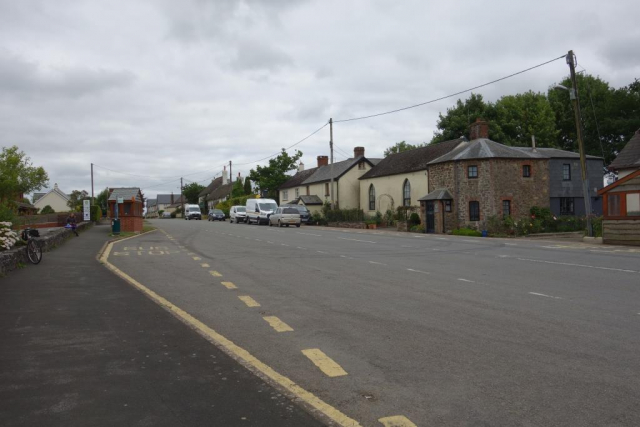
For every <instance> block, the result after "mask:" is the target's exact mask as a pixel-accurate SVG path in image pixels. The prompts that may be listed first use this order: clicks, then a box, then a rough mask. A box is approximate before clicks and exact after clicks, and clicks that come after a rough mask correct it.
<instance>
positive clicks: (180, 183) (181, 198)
mask: <svg viewBox="0 0 640 427" xmlns="http://www.w3.org/2000/svg"><path fill="white" fill-rule="evenodd" d="M182 197H183V196H182V177H180V204H181V205H182V204H183V202H182ZM183 208H184V206H183Z"/></svg>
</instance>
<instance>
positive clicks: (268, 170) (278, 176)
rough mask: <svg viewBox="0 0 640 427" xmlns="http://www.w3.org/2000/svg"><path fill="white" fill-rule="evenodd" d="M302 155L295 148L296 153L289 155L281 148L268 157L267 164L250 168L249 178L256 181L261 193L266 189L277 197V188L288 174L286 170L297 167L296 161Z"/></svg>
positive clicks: (273, 197) (269, 194) (286, 178)
mask: <svg viewBox="0 0 640 427" xmlns="http://www.w3.org/2000/svg"><path fill="white" fill-rule="evenodd" d="M301 157H302V152H300V151H298V150H296V154H294V155H293V156H290V155H289V153H287V151H286V150H285V149H284V148H283V149H282V152H281V153H280V154H278V156H276V157H274V158H272V159H269V166H257V167H256V169H255V170H254V169H251V172H250V173H249V179H251V181H253V182H255V183H256V186H257V187H258V189H259V190H260V192H261V193H262V192H263V191H266V192H267V194H268V196H269V197H270V198H272V199H277V198H278V188H279V187H280V186H281V185H282V184H284V183H285V182H286V181H287V180H288V179H289V178H291V177H290V176H288V175H287V172H289V171H291V170H294V169H296V168H297V167H298V165H297V162H298V160H300V158H301Z"/></svg>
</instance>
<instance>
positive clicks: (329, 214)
mask: <svg viewBox="0 0 640 427" xmlns="http://www.w3.org/2000/svg"><path fill="white" fill-rule="evenodd" d="M322 215H323V216H324V219H325V220H326V221H327V222H362V221H364V220H365V219H366V217H365V215H364V211H363V210H362V209H357V208H354V209H340V208H336V209H331V205H330V204H329V203H325V204H324V205H322Z"/></svg>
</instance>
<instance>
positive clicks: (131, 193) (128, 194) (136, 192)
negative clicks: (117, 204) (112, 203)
mask: <svg viewBox="0 0 640 427" xmlns="http://www.w3.org/2000/svg"><path fill="white" fill-rule="evenodd" d="M118 197H122V198H123V199H124V200H131V198H132V197H135V200H136V202H142V197H141V196H140V189H139V188H137V187H132V188H114V189H113V190H112V191H111V194H109V200H118Z"/></svg>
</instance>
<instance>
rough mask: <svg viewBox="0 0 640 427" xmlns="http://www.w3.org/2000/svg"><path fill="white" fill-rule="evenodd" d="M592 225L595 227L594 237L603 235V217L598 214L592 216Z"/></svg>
mask: <svg viewBox="0 0 640 427" xmlns="http://www.w3.org/2000/svg"><path fill="white" fill-rule="evenodd" d="M591 227H592V228H593V236H594V237H602V217H601V216H596V217H593V218H591Z"/></svg>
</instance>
